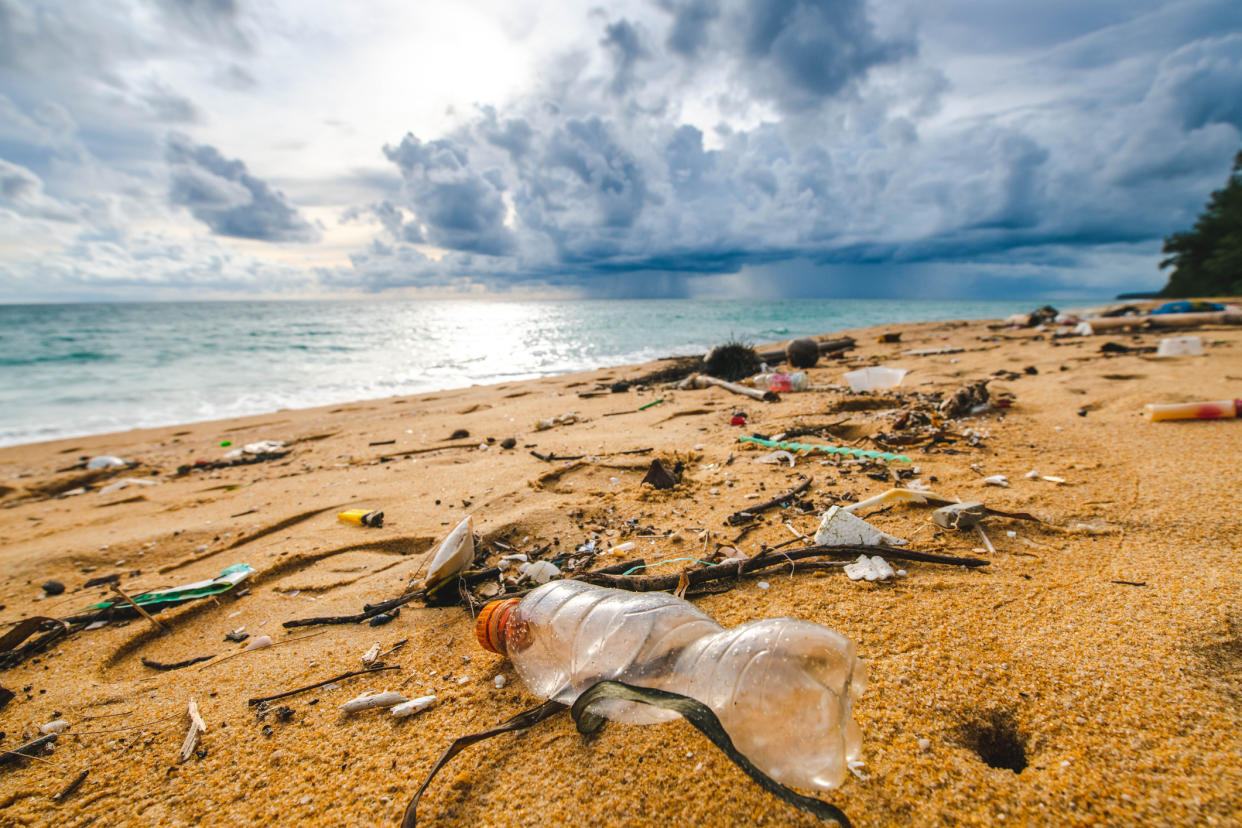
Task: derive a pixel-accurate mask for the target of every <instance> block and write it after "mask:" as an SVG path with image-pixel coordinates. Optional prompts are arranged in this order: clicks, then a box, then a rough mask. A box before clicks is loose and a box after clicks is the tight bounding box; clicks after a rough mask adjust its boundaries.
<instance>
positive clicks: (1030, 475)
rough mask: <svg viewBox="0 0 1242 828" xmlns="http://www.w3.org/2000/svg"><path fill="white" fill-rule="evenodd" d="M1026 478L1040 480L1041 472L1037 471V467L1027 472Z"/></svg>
mask: <svg viewBox="0 0 1242 828" xmlns="http://www.w3.org/2000/svg"><path fill="white" fill-rule="evenodd" d="M1026 479H1027V480H1038V479H1039V472H1037V471H1035V469H1031V470H1030V471H1029V472H1027V473H1026Z"/></svg>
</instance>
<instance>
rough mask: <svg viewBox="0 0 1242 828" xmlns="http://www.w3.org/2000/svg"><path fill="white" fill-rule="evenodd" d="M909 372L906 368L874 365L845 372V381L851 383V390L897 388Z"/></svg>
mask: <svg viewBox="0 0 1242 828" xmlns="http://www.w3.org/2000/svg"><path fill="white" fill-rule="evenodd" d="M907 373H909V372H908V371H906V369H905V368H889V367H887V366H884V365H872V366H870V367H868V368H860V369H858V370H857V371H849V372H847V373H846V374H845V381H846V382H848V383H849V384H850V390H851V391H854V392H859V391H878V390H880V389H884V388H896V387H897V386H899V385H901V380H902V378H903V377H905V375H906V374H907Z"/></svg>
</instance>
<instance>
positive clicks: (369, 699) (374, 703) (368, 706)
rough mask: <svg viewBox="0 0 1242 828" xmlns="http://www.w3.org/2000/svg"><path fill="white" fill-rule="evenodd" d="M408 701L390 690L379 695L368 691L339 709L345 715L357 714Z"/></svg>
mask: <svg viewBox="0 0 1242 828" xmlns="http://www.w3.org/2000/svg"><path fill="white" fill-rule="evenodd" d="M408 701H409V699H407V698H406V697H405V696H403V695H401V694H400V693H395V692H393V691H391V690H385V691H383V692H381V693H374V692H370V691H368V692H366V693H363V694H362V695H361V696H359V697H358V698H356V699H350V700H349V701H347V702H345V703H344V704H342V705H341V708H340V709H341V710H343V711H345V712H346V713H358V712H360V711H362V710H375V709H376V708H378V707H392V706H394V705H398V704H402V703H404V702H408Z"/></svg>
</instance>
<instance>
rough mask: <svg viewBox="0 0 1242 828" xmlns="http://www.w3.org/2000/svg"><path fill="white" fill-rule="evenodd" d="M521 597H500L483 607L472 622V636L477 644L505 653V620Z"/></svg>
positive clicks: (486, 648) (494, 651)
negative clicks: (477, 641) (476, 640)
mask: <svg viewBox="0 0 1242 828" xmlns="http://www.w3.org/2000/svg"><path fill="white" fill-rule="evenodd" d="M521 600H522V599H521V598H501V599H500V600H499V601H492V602H491V603H489V604H487V605H486V606H484V607H483V609H482V610H481V611H480V612H479V617H478V618H477V619H476V620H475V622H474V637H475V638H477V639H478V640H479V646H480V647H482V648H483V649H485V650H488V651H490V652H493V653H500V654H501V655H505V654H506V648H505V622H506V621H508V620H509V614H510V613H511V612H513V608H514V607H516V606H517V605H518V602H519V601H521Z"/></svg>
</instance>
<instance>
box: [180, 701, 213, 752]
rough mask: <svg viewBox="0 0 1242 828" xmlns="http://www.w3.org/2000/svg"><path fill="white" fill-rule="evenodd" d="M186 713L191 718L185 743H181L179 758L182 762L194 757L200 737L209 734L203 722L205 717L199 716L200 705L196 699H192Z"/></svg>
mask: <svg viewBox="0 0 1242 828" xmlns="http://www.w3.org/2000/svg"><path fill="white" fill-rule="evenodd" d="M185 712H186V715H187V716H189V717H190V729H189V730H187V731H186V734H185V741H183V742H182V743H181V754H180V757H179V758H180V761H182V762H188V761H189V760H190V757H191V756H193V755H194V748H196V747H198V737H199V735H200V734H203V733H206V732H207V725H206V723H204V722H203V717H202V716H200V715H199V714H198V703H197V702H195V701H194V699H190V703H189V705H188V706H187V707H186V711H185Z"/></svg>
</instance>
